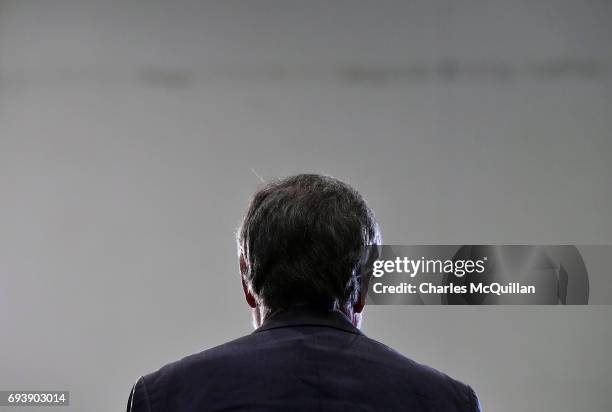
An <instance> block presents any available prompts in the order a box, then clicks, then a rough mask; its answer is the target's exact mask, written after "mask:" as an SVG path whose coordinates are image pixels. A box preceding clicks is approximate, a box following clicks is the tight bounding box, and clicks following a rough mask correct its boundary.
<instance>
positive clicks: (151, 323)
mask: <svg viewBox="0 0 612 412" xmlns="http://www.w3.org/2000/svg"><path fill="white" fill-rule="evenodd" d="M611 18H612V6H611V5H610V3H608V2H605V1H596V0H591V1H581V2H578V1H574V2H570V1H564V2H562V1H542V2H531V1H513V2H507V1H501V0H499V1H498V0H495V1H482V0H479V1H476V0H472V1H465V2H461V3H460V4H459V3H458V2H452V1H426V0H423V1H411V2H404V1H397V2H389V1H376V2H373V1H371V2H361V1H359V2H356V1H331V2H329V1H309V2H294V1H257V2H253V1H251V2H248V1H215V2H212V1H176V0H175V1H163V2H162V1H104V2H103V1H97V2H92V1H82V0H81V1H76V0H75V1H38V2H35V1H9V0H0V389H7V390H8V389H67V390H70V392H71V402H72V405H71V407H70V408H69V410H74V411H93V412H97V411H100V412H102V411H110V410H123V408H124V405H125V402H126V400H127V396H128V393H129V390H130V388H131V385H132V383H133V382H134V380H135V379H136V378H137V377H138V376H139V375H141V374H144V373H148V372H151V371H152V370H154V369H156V368H158V367H159V366H161V365H162V364H164V363H166V362H169V361H172V360H174V359H177V358H178V357H181V356H183V355H187V354H189V353H192V352H195V351H199V350H202V349H204V348H207V347H210V346H213V345H216V344H220V343H222V342H224V341H226V340H229V339H231V338H234V337H237V336H239V335H243V334H246V333H248V332H249V331H250V318H249V312H248V310H247V307H246V305H245V304H243V302H242V297H241V288H240V286H239V282H238V275H237V264H236V261H235V260H236V259H235V250H234V240H233V230H234V229H235V227H236V225H237V224H238V221H239V219H240V217H241V214H242V212H243V210H244V208H245V207H246V204H247V202H248V197H249V196H250V195H251V193H252V192H253V191H254V189H255V188H256V186H257V184H258V179H257V178H256V177H255V175H254V174H253V173H252V171H251V169H254V170H255V171H256V172H257V173H258V174H260V175H263V176H264V177H271V176H279V175H281V176H282V175H286V174H289V173H294V172H299V171H316V172H326V173H330V174H332V175H335V176H337V177H340V178H344V179H346V180H348V181H349V182H350V183H352V184H354V185H355V186H356V187H357V188H358V189H360V190H361V191H362V193H363V194H364V195H365V196H366V197H367V198H368V199H369V201H370V203H371V204H372V206H373V207H374V209H375V211H376V212H377V215H378V217H379V220H380V222H381V225H382V228H383V233H384V236H385V240H386V242H387V243H396V244H410V243H577V244H580V243H583V244H584V243H589V244H597V243H607V244H610V243H612V219H611V218H610V210H611V209H612V184H611V183H612V138H611V137H612V132H611V130H612V127H611V126H612V48H611V47H610V44H611V40H612V25H611V24H610V19H611ZM611 315H612V309H611V308H610V307H606V306H600V307H575V308H572V307H567V308H557V307H466V308H456V307H371V308H368V309H367V318H366V320H365V325H364V330H365V332H366V333H367V334H368V335H369V336H371V337H373V338H376V339H379V340H381V341H384V342H385V343H387V344H389V345H391V346H394V347H396V348H397V349H398V350H400V351H401V352H403V353H404V354H406V355H407V356H409V357H412V358H414V359H416V360H418V361H420V362H423V363H427V364H430V365H431V366H434V367H437V368H439V369H442V370H444V371H446V372H447V373H449V374H451V375H452V376H454V377H456V378H458V379H461V380H464V381H466V382H468V383H470V384H471V385H472V386H474V387H475V389H476V390H477V391H478V392H479V394H480V397H481V401H482V403H483V407H484V408H485V410H488V411H495V412H513V411H543V412H546V411H555V412H561V411H564V412H575V411H582V412H605V411H610V410H612V398H611V397H610V394H609V390H610V386H611V384H612V381H611V378H610V370H611V369H612V357H611V355H610V348H611V347H612V328H611V326H612V322H611Z"/></svg>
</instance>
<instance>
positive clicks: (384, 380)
mask: <svg viewBox="0 0 612 412" xmlns="http://www.w3.org/2000/svg"><path fill="white" fill-rule="evenodd" d="M338 333H341V334H343V333H344V332H338ZM278 340H279V339H278V333H277V332H275V331H264V332H261V333H254V334H250V335H246V336H243V337H240V338H238V339H234V340H232V341H229V342H227V343H224V344H221V345H218V346H215V347H212V348H210V349H206V350H203V351H201V352H198V353H195V354H193V355H189V356H186V357H184V358H182V359H180V360H177V361H175V362H172V363H169V364H167V365H165V366H163V367H162V368H160V369H159V370H157V371H155V372H153V373H150V374H148V375H145V376H144V378H143V381H144V383H146V385H147V387H149V388H150V390H151V392H155V391H158V390H172V391H184V390H188V387H189V386H191V384H192V383H194V382H197V383H198V388H199V390H200V391H202V390H205V389H206V385H207V384H206V383H207V382H209V383H211V384H214V382H218V381H219V380H221V381H223V380H224V379H227V376H228V374H230V375H231V374H233V373H239V374H241V375H243V374H245V373H248V371H249V368H250V367H251V365H253V366H254V368H253V369H257V371H258V372H257V374H259V373H262V374H265V373H266V370H261V366H262V363H261V362H262V359H266V362H265V363H266V364H271V363H272V362H270V361H269V360H270V357H274V356H275V347H274V346H273V345H271V344H272V343H274V342H278ZM281 340H282V339H281ZM350 346H351V350H350V351H349V352H350V353H349V356H350V357H351V369H352V372H351V373H355V371H358V373H359V374H360V375H361V376H364V379H373V382H372V384H373V386H377V387H380V388H381V390H385V391H388V392H395V393H402V392H406V391H410V392H414V393H415V394H417V395H419V396H421V397H423V398H426V399H430V400H431V401H432V402H435V403H436V404H437V403H438V402H439V400H442V399H444V400H446V401H449V402H452V403H453V404H457V405H475V404H477V400H476V396H475V394H474V392H473V391H472V389H471V388H470V387H469V386H468V385H466V384H464V383H462V382H460V381H458V380H456V379H454V378H451V377H450V376H448V375H447V374H445V373H443V372H440V371H438V370H436V369H434V368H432V367H429V366H426V365H424V364H421V363H418V362H416V361H414V360H412V359H410V358H408V357H406V356H404V355H403V354H401V353H399V352H398V351H396V350H395V349H392V348H391V347H389V346H387V345H385V344H383V343H381V342H378V341H376V340H374V339H371V338H369V337H367V336H365V335H353V336H352V337H351V345H350ZM295 350H296V351H300V350H301V349H300V348H299V347H296V348H295ZM338 354H339V355H338V356H344V355H346V354H347V350H346V348H344V349H342V350H340V349H339V351H338ZM340 354H342V355H340ZM301 356H303V355H301ZM255 365H257V367H256V368H255ZM288 367H290V365H288ZM277 372H278V371H277ZM374 377H376V380H375V381H374ZM449 410H450V409H449ZM453 410H454V409H453ZM457 410H463V409H457ZM466 410H477V409H476V408H475V406H474V407H472V408H471V409H466Z"/></svg>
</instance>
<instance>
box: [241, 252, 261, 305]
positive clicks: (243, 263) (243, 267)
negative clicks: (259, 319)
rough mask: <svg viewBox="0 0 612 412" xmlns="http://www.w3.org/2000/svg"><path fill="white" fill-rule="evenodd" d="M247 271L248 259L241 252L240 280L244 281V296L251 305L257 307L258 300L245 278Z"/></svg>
mask: <svg viewBox="0 0 612 412" xmlns="http://www.w3.org/2000/svg"><path fill="white" fill-rule="evenodd" d="M246 272H247V265H246V261H245V260H244V256H243V255H242V254H241V255H240V280H241V281H242V290H243V291H244V298H245V299H246V302H247V304H248V305H249V306H250V307H252V308H256V307H257V301H256V300H255V296H253V294H252V293H251V291H250V290H249V287H248V285H247V284H246V281H245V280H244V276H245V275H246Z"/></svg>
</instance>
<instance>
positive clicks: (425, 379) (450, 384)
mask: <svg viewBox="0 0 612 412" xmlns="http://www.w3.org/2000/svg"><path fill="white" fill-rule="evenodd" d="M362 341H363V343H364V346H366V347H367V349H368V352H369V353H376V354H377V355H376V356H378V357H379V358H381V359H382V361H383V363H384V364H385V369H386V370H387V371H388V372H389V374H390V375H393V376H389V378H390V379H397V380H399V381H400V382H402V383H404V384H408V385H410V386H411V387H414V386H417V387H418V388H419V391H420V392H422V394H423V395H424V396H426V397H438V396H442V397H445V398H448V397H451V398H456V399H460V400H466V401H468V402H475V401H476V400H475V399H469V398H470V397H472V396H473V397H475V394H474V391H473V390H472V388H471V387H470V386H469V385H467V384H465V383H463V382H461V381H459V380H457V379H455V378H452V377H450V376H449V375H447V374H446V373H444V372H441V371H439V370H438V369H435V368H433V367H431V366H428V365H425V364H422V363H419V362H417V361H415V360H413V359H411V358H409V357H407V356H405V355H403V354H402V353H400V352H398V351H397V350H395V349H393V348H391V347H389V346H387V345H385V344H384V343H382V342H379V341H377V340H374V339H371V338H369V337H367V336H363V339H362Z"/></svg>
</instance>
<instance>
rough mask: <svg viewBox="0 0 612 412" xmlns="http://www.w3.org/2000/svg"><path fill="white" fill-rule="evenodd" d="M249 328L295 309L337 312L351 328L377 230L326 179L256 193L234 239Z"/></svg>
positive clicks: (345, 190) (360, 204)
mask: <svg viewBox="0 0 612 412" xmlns="http://www.w3.org/2000/svg"><path fill="white" fill-rule="evenodd" d="M237 240H238V250H239V255H240V272H241V276H242V283H243V288H244V292H245V297H246V299H247V302H248V303H249V305H250V306H251V307H252V308H253V309H254V311H253V313H254V324H255V326H256V327H257V326H259V325H260V324H261V322H262V321H263V318H265V317H266V316H267V315H268V314H270V313H273V312H276V311H279V310H283V309H287V308H289V307H291V306H294V305H307V306H309V307H312V308H318V309H321V310H333V309H336V310H341V311H342V312H344V313H345V314H347V315H348V316H349V317H350V318H351V320H352V322H353V323H354V324H355V325H356V326H358V325H359V322H360V319H361V316H360V314H361V311H362V309H363V305H364V302H365V292H366V291H365V290H364V289H365V285H367V279H366V277H367V273H365V271H366V269H367V266H368V263H369V262H370V260H371V256H370V255H371V254H370V251H371V250H372V248H371V247H370V246H372V245H377V244H380V232H379V228H378V223H377V222H376V218H375V217H374V214H373V212H372V210H371V209H370V208H369V207H368V205H367V204H366V202H365V201H364V199H363V198H362V197H361V195H360V194H359V193H358V192H357V191H356V190H355V189H353V188H352V187H350V186H349V185H348V184H346V183H344V182H342V181H340V180H338V179H335V178H333V177H329V176H322V175H315V174H301V175H296V176H291V177H288V178H285V179H282V180H277V181H274V182H271V183H268V184H266V185H264V186H263V187H262V188H260V189H259V190H258V191H257V192H256V193H255V195H254V196H253V199H252V201H251V203H250V205H249V208H248V210H247V212H246V215H245V217H244V220H243V222H242V226H241V227H240V229H239V230H238V233H237Z"/></svg>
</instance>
